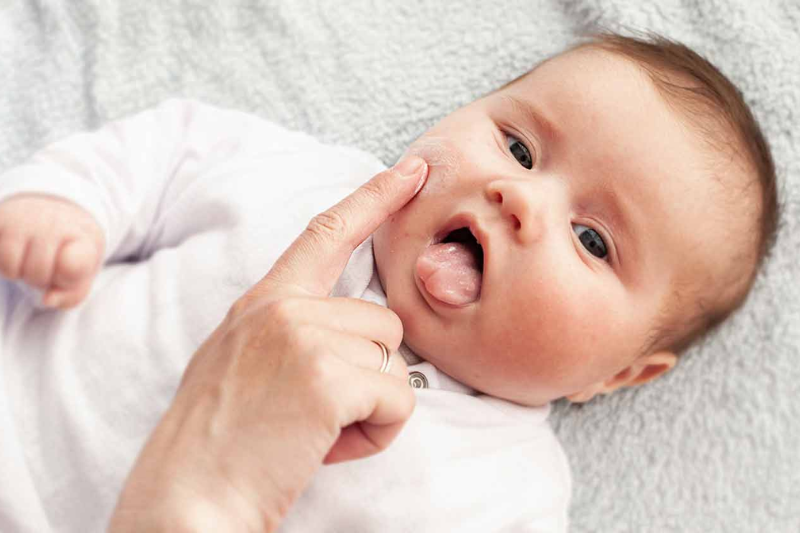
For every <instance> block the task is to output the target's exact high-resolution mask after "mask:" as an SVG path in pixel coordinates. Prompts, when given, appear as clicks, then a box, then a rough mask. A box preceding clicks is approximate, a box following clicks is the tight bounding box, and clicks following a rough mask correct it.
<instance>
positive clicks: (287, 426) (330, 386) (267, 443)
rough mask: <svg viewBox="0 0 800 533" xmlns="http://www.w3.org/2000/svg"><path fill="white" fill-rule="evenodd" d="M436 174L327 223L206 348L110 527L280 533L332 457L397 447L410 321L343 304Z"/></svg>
mask: <svg viewBox="0 0 800 533" xmlns="http://www.w3.org/2000/svg"><path fill="white" fill-rule="evenodd" d="M426 176H427V165H425V162H424V161H423V160H422V159H420V158H418V157H411V158H408V159H405V160H404V161H402V162H401V163H400V164H398V165H397V166H396V167H394V168H393V169H390V170H387V171H385V172H382V173H380V174H378V175H377V176H375V177H374V178H372V179H371V180H370V181H369V182H367V183H366V184H364V185H363V186H362V187H361V188H359V189H358V190H356V191H355V192H354V193H353V194H351V195H350V196H348V197H347V198H345V199H344V200H342V201H341V202H340V203H338V204H337V205H335V206H334V207H332V208H331V209H329V210H328V211H326V212H324V213H322V214H320V215H317V216H316V217H315V218H314V219H313V220H312V221H311V223H310V224H309V225H308V227H307V228H306V230H305V231H304V232H303V233H302V234H301V235H300V236H299V237H298V238H297V239H296V240H295V241H294V242H293V243H292V245H291V246H290V247H289V248H288V249H287V250H286V251H285V252H284V254H283V255H282V256H281V257H280V258H279V259H278V261H277V262H276V263H275V265H274V266H273V267H272V269H271V270H270V271H269V273H268V274H267V275H266V276H265V277H264V278H263V279H262V280H261V281H260V282H259V283H258V284H256V285H255V286H254V287H252V288H251V289H250V290H249V291H248V292H247V293H246V294H245V295H244V296H242V297H241V298H240V299H239V300H238V301H237V302H236V303H235V304H234V305H233V307H232V308H231V310H230V311H229V313H228V314H227V316H226V317H225V319H224V320H223V322H222V324H220V326H219V327H218V328H217V329H216V330H215V331H214V332H213V333H212V335H211V336H210V337H209V338H208V339H207V340H206V342H205V343H203V345H202V346H201V347H200V348H199V349H198V351H197V352H196V353H195V354H194V356H193V358H192V360H191V362H190V363H189V365H188V367H187V369H186V372H185V373H184V375H183V379H182V381H181V384H180V386H179V388H178V391H177V393H176V395H175V398H174V400H173V403H172V405H171V406H170V408H169V409H168V410H167V412H166V414H165V415H164V416H163V418H162V419H161V421H160V422H159V424H158V426H157V427H156V429H155V430H154V432H153V433H152V435H151V436H150V439H149V440H148V442H147V444H146V445H145V447H144V448H143V450H142V452H141V454H140V455H139V457H138V459H137V462H136V464H135V465H134V468H133V470H132V472H131V474H130V475H129V477H128V480H127V482H126V485H125V487H124V489H123V492H122V494H121V496H120V499H119V501H118V503H117V508H116V509H115V512H114V516H113V517H112V520H111V524H110V531H112V532H114V533H118V532H129V531H167V530H168V531H273V530H274V529H276V528H277V527H278V524H279V523H280V522H281V520H282V519H283V517H284V516H285V515H286V513H287V511H288V510H289V508H290V506H291V505H292V503H293V502H294V500H295V499H296V498H297V497H298V496H299V495H300V494H301V492H302V491H303V489H304V488H305V487H306V486H307V484H308V483H309V482H310V480H311V478H312V476H313V475H314V473H315V472H316V471H317V469H318V468H319V467H320V466H321V465H322V464H323V462H329V463H330V462H337V461H344V460H350V459H357V458H360V457H365V456H367V455H371V454H373V453H376V452H379V451H381V450H383V449H385V448H386V447H387V446H388V445H389V444H390V443H391V441H392V440H393V439H394V438H395V436H396V435H397V433H398V432H399V431H400V429H401V428H402V426H403V424H404V423H405V421H406V420H407V419H408V417H409V416H410V415H411V412H412V410H413V408H414V395H413V392H412V390H411V389H410V387H408V385H407V383H406V367H405V363H404V362H403V361H402V358H401V357H399V356H393V357H392V370H391V371H390V372H389V373H380V372H378V369H379V367H380V366H381V362H382V357H383V355H382V350H381V348H380V347H379V346H378V345H377V344H375V343H374V342H372V341H373V340H375V341H380V342H382V343H383V344H385V345H386V346H387V347H388V348H389V349H390V350H396V349H397V347H398V346H399V344H400V342H401V341H402V336H403V329H402V324H401V322H400V319H399V318H398V317H397V315H395V314H394V313H393V312H392V311H390V310H389V309H386V308H384V307H381V306H379V305H376V304H372V303H370V302H366V301H362V300H357V299H349V298H329V297H328V295H329V294H330V291H331V289H332V288H333V286H334V284H335V282H336V280H337V279H338V278H339V276H340V275H341V272H342V270H343V269H344V267H345V265H346V264H347V261H348V259H349V257H350V255H351V253H352V252H353V250H354V249H355V247H356V246H357V245H358V244H359V243H361V242H362V241H363V240H364V239H366V238H367V237H368V236H369V235H370V234H372V233H373V232H374V231H375V230H376V229H377V228H378V226H379V225H380V224H381V223H382V222H383V221H384V220H385V219H386V218H387V217H388V216H390V215H391V214H392V213H394V212H395V211H397V210H398V209H400V208H401V207H403V206H404V205H405V204H406V203H407V202H408V201H409V200H410V199H411V198H412V197H413V196H414V195H415V194H416V191H417V190H418V187H419V186H420V185H421V184H422V182H423V180H424V179H425V178H426Z"/></svg>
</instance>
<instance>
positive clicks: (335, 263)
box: [251, 156, 427, 296]
mask: <svg viewBox="0 0 800 533" xmlns="http://www.w3.org/2000/svg"><path fill="white" fill-rule="evenodd" d="M426 176H427V164H426V163H425V161H424V160H422V159H421V158H419V157H416V156H410V157H408V158H406V159H403V161H401V162H400V163H398V164H397V165H396V166H395V167H394V168H392V169H389V170H386V171H384V172H381V173H380V174H378V175H376V176H375V177H373V178H372V179H371V180H369V181H368V182H367V183H365V184H364V185H362V186H361V187H359V188H358V189H357V190H356V191H355V192H353V193H352V194H351V195H350V196H348V197H346V198H345V199H344V200H342V201H341V202H339V203H338V204H336V205H335V206H333V207H331V208H330V209H328V210H327V211H325V212H323V213H321V214H319V215H317V216H316V217H314V219H313V220H312V221H311V222H310V223H309V225H308V227H307V228H306V230H305V231H303V233H301V234H300V236H299V237H297V239H295V241H294V242H293V243H292V244H291V246H289V248H288V249H287V250H286V251H285V252H284V253H283V255H281V257H280V258H278V260H277V261H276V262H275V264H274V266H273V267H272V269H271V270H270V271H269V273H267V275H266V276H265V277H264V279H263V280H262V281H261V282H259V283H258V284H257V285H256V286H255V287H253V289H252V290H251V293H253V294H254V295H256V296H257V295H258V294H265V293H268V292H270V291H271V290H275V289H277V288H279V287H289V288H291V289H292V290H297V289H298V288H299V289H301V290H303V291H304V292H305V293H306V294H311V295H315V296H328V294H329V293H330V291H331V289H332V288H333V286H334V284H335V283H336V280H337V279H338V278H339V276H340V275H341V273H342V270H344V267H345V265H346V264H347V261H348V259H349V258H350V255H351V254H352V253H353V250H355V248H356V247H357V246H358V245H359V244H361V242H363V241H364V239H366V238H367V237H369V236H370V235H371V234H372V233H373V232H374V231H375V230H376V229H377V228H378V226H380V225H381V223H383V221H384V220H386V219H387V218H388V217H389V216H390V215H391V214H393V213H394V212H396V211H398V210H399V209H400V208H402V207H403V206H404V205H405V204H406V203H407V202H408V201H409V200H410V199H411V198H412V197H413V196H414V195H415V194H416V192H417V191H418V190H419V186H420V185H421V184H422V181H423V180H424V179H425V177H426Z"/></svg>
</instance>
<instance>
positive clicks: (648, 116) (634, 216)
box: [374, 50, 725, 405]
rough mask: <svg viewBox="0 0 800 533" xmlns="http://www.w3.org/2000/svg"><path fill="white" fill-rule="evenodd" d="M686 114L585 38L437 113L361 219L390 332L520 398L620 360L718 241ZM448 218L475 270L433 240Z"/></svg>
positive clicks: (563, 390) (568, 388)
mask: <svg viewBox="0 0 800 533" xmlns="http://www.w3.org/2000/svg"><path fill="white" fill-rule="evenodd" d="M692 130H693V128H690V127H688V126H687V124H686V122H685V121H684V120H682V119H681V117H680V116H679V115H678V114H677V112H676V111H674V110H672V109H670V107H669V105H668V104H667V103H666V102H665V101H664V100H663V99H662V97H661V96H660V95H659V94H658V93H657V90H656V89H655V87H654V86H653V85H652V83H651V82H650V80H649V78H648V77H647V76H646V74H644V73H643V72H642V71H641V70H640V69H639V68H637V67H636V66H634V65H633V64H631V63H629V62H627V61H625V60H624V59H621V58H618V57H616V56H614V55H611V54H609V53H606V52H600V51H595V50H578V51H573V52H569V53H567V54H564V55H561V56H558V57H556V58H554V59H552V60H550V61H548V62H546V63H544V64H542V65H540V66H539V67H538V68H537V69H536V70H534V71H533V72H532V73H530V74H529V75H528V76H526V77H525V78H523V79H521V80H518V81H517V82H515V83H514V84H512V85H510V86H508V87H506V88H504V89H502V90H500V91H497V92H495V93H492V94H490V95H489V96H487V97H485V98H482V99H480V100H477V101H475V102H473V103H471V104H469V105H467V106H465V107H463V108H461V109H458V110H457V111H455V112H454V113H452V114H451V115H449V116H447V117H445V118H444V119H443V120H442V121H441V122H440V123H438V124H437V125H436V126H434V127H433V128H431V129H430V130H429V131H428V132H426V133H425V135H424V136H422V137H421V138H420V139H419V140H418V141H416V142H415V143H414V144H413V145H412V147H411V148H410V149H409V152H412V153H417V154H419V155H421V156H422V157H423V158H425V159H426V160H427V161H428V163H429V165H430V174H429V179H428V182H427V184H426V185H425V187H424V188H423V189H422V191H420V193H419V194H418V195H417V196H416V197H415V198H414V199H413V200H412V201H411V202H410V203H409V204H408V205H407V206H406V207H405V208H403V209H402V210H401V211H400V212H398V213H396V214H395V215H394V216H393V217H391V219H389V220H388V221H387V222H386V223H384V224H383V225H382V226H381V227H380V229H379V230H378V231H377V232H376V234H375V236H374V245H375V257H376V263H377V266H378V271H379V275H380V278H381V282H382V284H383V287H384V289H385V290H386V294H387V298H388V304H389V307H390V308H391V309H393V310H394V311H395V312H396V313H397V314H398V315H399V317H400V318H401V319H402V322H403V325H404V331H405V342H406V343H407V344H408V346H409V347H410V348H411V349H413V350H414V351H415V352H416V353H418V354H419V355H420V356H421V357H423V358H425V359H427V360H429V361H430V362H431V363H433V364H435V365H436V366H437V367H439V368H440V369H441V370H442V371H444V372H446V373H448V374H449V375H451V376H453V377H454V378H456V379H458V380H460V381H462V382H464V383H466V384H468V385H470V386H472V387H473V388H475V389H478V390H479V391H482V392H484V393H487V394H491V395H494V396H498V397H502V398H506V399H509V400H512V401H517V402H519V403H524V404H530V405H536V404H542V403H545V402H547V401H549V400H552V399H556V398H559V397H562V396H566V395H570V394H573V393H576V392H579V391H582V390H584V389H586V388H587V387H589V386H591V385H592V384H595V383H599V382H602V381H603V380H606V379H608V378H610V377H613V376H614V375H616V374H617V373H619V372H621V371H623V370H624V369H626V368H627V367H628V366H629V365H631V363H633V361H634V360H636V359H637V357H638V356H640V355H642V354H641V353H640V352H641V349H642V345H643V344H644V343H645V340H646V339H647V338H648V333H649V332H650V331H651V328H653V327H655V326H656V325H657V324H659V323H660V321H662V320H664V317H663V316H660V313H659V310H660V309H661V306H662V303H663V302H664V301H665V299H667V298H668V297H670V296H671V294H672V293H673V290H674V289H673V287H674V286H675V283H676V280H678V279H682V280H686V279H692V280H697V282H698V283H704V282H705V280H704V279H702V276H701V275H700V274H699V273H701V272H711V271H713V268H712V265H714V264H715V260H718V257H722V256H724V255H725V252H724V246H725V244H724V242H720V241H724V239H722V238H719V237H720V235H721V234H720V233H719V232H718V231H717V229H718V226H719V225H720V223H715V222H710V221H718V220H721V219H720V217H719V214H718V213H720V212H721V211H720V209H721V208H720V207H719V206H717V205H716V204H715V202H716V203H719V201H718V200H715V198H717V197H718V196H719V191H718V188H719V184H717V183H716V182H715V181H714V180H712V179H709V178H708V170H709V169H708V167H709V157H708V146H707V145H706V144H704V143H703V142H701V141H700V139H699V137H698V136H697V135H696V134H695V133H694V132H693V131H692ZM463 227H469V228H471V230H472V232H473V233H475V234H476V236H477V237H478V239H479V241H480V244H481V246H482V252H483V258H482V262H483V264H482V269H481V265H480V263H481V258H480V255H479V254H474V257H473V254H471V252H470V250H474V247H472V246H469V245H466V246H461V247H458V246H455V247H453V246H451V247H450V249H449V251H448V249H447V247H446V246H445V245H442V244H439V243H440V241H442V239H444V238H445V237H446V235H448V233H449V232H450V231H451V230H455V229H457V228H463ZM454 237H455V236H454ZM470 263H472V264H470ZM476 264H477V267H476V266H475V265H476ZM475 282H478V283H479V285H477V286H473V287H472V288H470V287H469V285H470V284H473V285H474V284H475ZM686 305H691V303H690V302H687V303H686Z"/></svg>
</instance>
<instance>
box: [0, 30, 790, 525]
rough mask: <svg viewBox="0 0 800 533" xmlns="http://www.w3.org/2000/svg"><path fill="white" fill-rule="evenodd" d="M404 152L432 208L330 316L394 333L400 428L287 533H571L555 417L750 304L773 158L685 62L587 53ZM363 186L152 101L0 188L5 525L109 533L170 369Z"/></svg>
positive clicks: (316, 494) (330, 168)
mask: <svg viewBox="0 0 800 533" xmlns="http://www.w3.org/2000/svg"><path fill="white" fill-rule="evenodd" d="M408 153H413V154H417V155H420V156H421V157H423V159H425V160H426V161H427V162H428V164H429V167H430V171H429V178H428V181H427V183H426V185H425V187H424V188H423V189H422V190H421V191H420V192H419V193H418V195H417V196H416V197H415V198H414V199H413V200H412V201H411V202H409V203H408V204H407V205H406V206H405V207H404V208H403V209H402V210H401V211H399V212H398V213H396V214H395V215H394V216H392V217H391V218H390V219H389V220H387V221H386V222H385V223H384V224H383V225H382V226H381V227H380V228H379V229H378V231H377V232H376V233H375V234H374V235H373V236H372V238H371V239H368V240H367V241H365V242H364V243H363V244H362V245H361V246H360V247H359V248H358V249H357V250H356V252H355V253H354V254H353V256H352V258H351V261H350V263H349V264H348V267H347V269H346V270H345V272H344V274H343V275H342V278H341V279H340V280H339V284H338V285H337V287H336V288H335V289H334V292H333V295H336V296H348V297H360V298H365V299H369V300H372V301H375V302H378V303H384V304H385V305H388V307H389V308H391V309H392V310H393V311H394V312H395V313H397V315H398V316H399V317H400V318H401V320H402V323H403V327H404V342H403V345H401V347H400V350H399V351H400V353H401V354H402V355H403V356H404V357H405V358H406V360H407V362H408V363H409V365H410V366H409V371H410V374H409V383H410V384H411V385H412V386H414V387H415V388H418V389H419V390H418V391H417V407H416V410H415V412H414V415H413V416H412V418H411V419H410V420H409V422H408V424H407V426H406V428H404V430H403V433H402V434H401V435H400V436H399V437H398V439H397V440H396V442H395V443H393V445H392V446H391V447H390V448H389V449H388V450H387V451H385V452H384V453H382V454H380V455H378V456H375V457H371V458H368V459H365V460H362V461H357V462H351V463H344V464H337V465H332V466H328V467H325V468H323V469H322V470H321V471H320V473H319V474H318V476H317V478H316V479H315V481H314V482H313V483H312V485H311V486H310V488H309V489H308V490H307V491H306V493H305V494H304V495H303V496H302V497H301V499H300V500H299V501H298V502H297V503H296V505H295V507H294V508H293V509H292V511H291V512H290V514H289V516H288V517H287V520H286V521H285V522H284V524H283V530H285V531H290V530H293V531H344V530H347V531H406V530H412V529H413V530H414V531H563V530H565V529H566V527H567V507H568V502H569V493H570V476H569V469H568V466H567V463H566V459H565V457H564V454H563V452H562V450H561V448H560V446H559V445H558V443H557V441H556V440H555V437H554V436H553V434H552V431H551V430H550V429H549V428H548V426H547V424H546V417H547V413H548V404H549V402H551V401H553V400H556V399H558V398H562V397H566V398H568V399H570V400H571V401H576V402H583V401H587V400H589V399H591V398H592V397H594V396H595V395H597V394H606V393H609V392H611V391H614V390H616V389H619V388H621V387H628V386H634V385H639V384H642V383H645V382H647V381H650V380H652V379H654V378H656V377H658V376H660V375H662V374H664V373H665V372H667V371H668V370H670V369H671V368H673V367H674V366H675V364H676V362H677V361H678V358H679V355H680V354H681V353H682V352H683V351H685V349H686V348H687V347H689V346H690V345H691V344H692V343H693V342H694V341H696V340H697V339H698V338H700V337H701V336H702V335H703V334H704V333H705V332H707V331H709V330H710V329H711V328H712V327H713V326H714V325H716V324H718V323H720V322H721V321H722V320H724V318H725V317H727V316H728V315H730V313H731V312H733V311H734V310H735V309H736V308H737V307H738V306H740V305H741V303H742V302H743V301H744V299H745V297H746V295H747V293H748V291H749V289H750V287H751V285H752V283H753V279H754V277H755V275H756V272H757V270H758V268H759V265H760V264H761V263H762V261H763V259H764V257H765V256H766V255H767V252H768V250H769V247H770V244H771V242H772V240H773V239H774V233H775V226H776V220H777V200H776V191H775V175H774V174H775V173H774V168H773V163H772V160H771V156H770V153H769V150H768V148H767V144H766V142H765V140H764V138H763V135H762V134H761V132H760V129H759V127H758V125H757V123H756V121H755V120H754V119H753V117H752V115H751V113H750V111H749V110H748V108H747V106H746V104H745V102H744V101H743V99H742V97H741V95H740V94H739V93H738V91H737V90H736V89H735V88H734V87H733V86H732V85H731V83H730V82H729V81H728V80H727V79H726V78H725V77H724V76H723V75H721V74H720V73H719V72H718V71H717V70H716V69H715V68H714V67H713V66H711V65H710V64H709V63H708V62H706V61H705V60H703V59H702V58H700V57H699V56H697V55H696V54H694V53H693V52H691V51H690V50H688V49H687V48H685V47H683V46H681V45H678V44H675V43H673V42H670V41H667V40H664V39H660V38H655V37H654V38H651V39H650V40H638V39H633V38H628V37H621V36H614V35H603V36H598V37H597V38H595V39H593V40H591V41H589V42H587V43H584V44H581V45H579V46H577V47H575V48H573V49H570V50H568V51H567V52H564V53H562V54H559V55H557V56H555V57H553V58H550V59H548V60H547V61H545V62H543V63H541V64H540V65H538V66H537V67H536V68H535V69H533V70H532V71H531V72H529V73H527V74H525V75H523V76H522V77H520V78H518V79H516V80H514V81H512V82H510V83H509V84H507V85H505V86H504V87H502V88H500V89H498V90H497V91H495V92H493V93H491V94H489V95H487V96H485V97H483V98H481V99H479V100H477V101H475V102H472V103H471V104H469V105H466V106H465V107H463V108H461V109H458V110H456V111H455V112H454V113H452V114H450V115H448V116H447V117H445V118H444V119H443V120H442V121H441V122H439V123H438V124H436V125H435V126H434V127H432V128H431V129H430V130H429V131H428V132H426V133H425V134H424V135H423V136H422V137H421V138H420V139H418V140H417V141H416V142H415V143H413V144H412V146H411V147H410V148H409V149H408ZM382 168H383V166H382V165H381V164H380V162H378V161H376V160H375V159H374V158H371V157H370V156H368V155H367V154H364V153H363V152H358V151H355V150H350V149H345V148H341V147H330V146H324V145H321V144H319V143H317V142H316V141H314V140H313V139H311V138H309V137H308V136H306V135H303V134H300V133H296V132H288V131H286V130H283V129H282V128H280V127H279V126H277V125H274V124H270V123H266V122H264V121H261V120H259V119H257V118H255V117H252V116H249V115H245V114H243V113H238V112H232V111H222V110H218V109H214V108H211V107H208V106H203V105H200V104H197V103H195V102H186V101H171V102H167V103H166V104H164V105H162V106H160V107H159V108H157V109H155V110H152V111H148V112H145V113H142V114H140V115H137V116H135V117H132V118H129V119H127V120H124V121H120V122H117V123H114V124H111V125H109V126H108V127H106V128H104V129H102V130H100V131H99V132H96V133H92V134H83V135H79V136H76V137H73V138H71V139H68V140H66V141H63V142H61V143H57V144H55V145H53V146H51V147H48V148H47V149H45V150H43V151H42V152H40V153H39V154H37V155H36V156H34V158H33V159H32V160H31V161H30V162H29V163H27V164H26V165H23V166H21V167H19V168H17V169H12V170H11V171H10V172H8V173H7V174H6V175H5V176H3V177H2V178H0V200H3V203H2V204H0V272H2V274H3V275H4V276H5V277H6V278H8V279H10V280H18V281H17V282H14V283H10V282H9V283H5V284H4V285H3V288H2V290H3V292H4V297H3V298H2V300H0V302H2V303H0V305H3V306H4V309H3V311H4V316H5V322H4V324H5V325H4V327H3V329H2V332H1V333H0V335H2V337H0V341H1V342H2V353H3V356H4V365H3V366H2V367H1V368H0V373H2V375H0V378H2V380H1V381H0V382H2V383H4V385H3V386H4V387H5V388H6V391H5V394H4V395H2V396H0V398H2V402H3V403H0V417H1V419H2V428H3V434H4V445H3V448H2V452H0V469H2V471H3V472H4V476H3V477H4V481H3V485H2V486H0V511H2V512H0V516H2V517H3V518H2V519H0V524H4V525H6V526H8V527H9V529H13V530H19V531H27V530H31V531H33V530H37V531H41V530H44V529H42V528H43V527H44V528H45V529H47V528H49V527H50V526H49V525H48V524H62V525H63V528H64V529H65V530H73V529H74V530H76V531H77V530H81V531H87V530H93V529H100V528H102V527H103V524H104V520H106V519H107V517H108V515H109V514H110V512H111V509H112V508H113V505H114V502H115V498H116V494H118V491H119V489H120V487H121V484H122V482H123V480H124V477H125V474H126V473H127V472H128V470H129V469H130V466H131V465H132V462H133V460H134V459H135V456H136V453H137V452H138V450H139V449H140V448H141V445H142V443H143V442H144V439H145V438H146V436H147V434H148V433H149V431H150V430H151V429H152V427H153V425H154V424H155V422H156V421H157V419H158V416H159V415H160V413H162V412H163V411H164V409H165V408H166V406H167V405H168V403H169V401H170V399H171V395H172V394H173V393H174V390H175V388H176V387H177V383H178V381H179V379H180V375H181V372H182V370H183V368H184V367H185V365H186V362H187V358H188V357H189V356H190V355H191V353H193V351H194V350H195V349H196V348H197V346H198V345H199V344H200V343H201V342H202V341H203V339H204V338H205V337H206V336H207V335H208V334H209V333H210V332H211V330H212V329H213V328H214V326H215V325H216V324H217V323H218V322H219V320H220V319H221V318H222V317H223V316H224V313H225V311H226V310H227V308H228V306H229V305H230V304H231V303H232V302H233V301H234V300H235V299H236V298H237V297H238V296H239V295H241V294H242V293H243V292H244V291H245V290H246V289H247V288H248V287H249V286H251V285H252V284H253V283H254V282H255V281H257V280H258V279H259V278H260V277H261V276H262V275H263V274H264V273H265V272H266V271H267V270H268V269H269V266H270V265H271V264H272V262H274V260H275V259H276V258H277V257H278V256H279V255H280V253H281V252H282V251H283V250H284V249H285V248H286V247H287V246H288V244H289V243H290V242H291V239H292V238H293V237H294V236H296V235H297V234H298V233H299V232H300V230H302V228H303V225H304V224H305V223H306V222H307V221H308V219H309V218H310V217H311V216H312V215H313V214H314V213H316V212H320V211H322V210H323V209H324V208H326V207H327V206H329V205H331V204H332V203H333V202H334V201H335V200H336V199H338V198H341V197H342V196H343V195H344V194H345V193H346V192H347V191H348V190H350V189H352V187H353V186H354V185H356V184H358V183H359V182H363V181H364V180H365V179H367V178H368V177H370V176H371V175H372V174H374V173H376V172H377V171H380V170H381V169H382ZM101 265H105V266H103V268H102V269H101V268H100V266H101ZM19 281H22V282H24V285H23V284H20V283H19ZM30 287H34V288H36V289H38V290H41V291H43V296H42V299H41V302H40V303H37V302H35V301H34V299H32V298H31V297H30V296H31V295H29V294H27V292H30ZM26 291H27V292H26ZM87 295H89V297H88V298H87ZM34 296H37V295H34ZM78 304H81V305H80V306H78ZM74 306H78V307H76V308H75V309H74V310H71V311H69V312H66V313H60V312H51V311H47V310H45V309H42V307H50V308H69V307H74ZM343 386H346V384H343ZM12 480H13V481H12ZM12 510H13V512H12ZM6 517H8V518H6ZM2 520H6V521H7V523H3V522H2ZM37 528H38V529H37ZM4 529H5V528H4Z"/></svg>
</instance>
